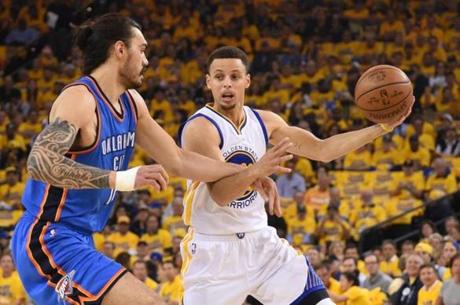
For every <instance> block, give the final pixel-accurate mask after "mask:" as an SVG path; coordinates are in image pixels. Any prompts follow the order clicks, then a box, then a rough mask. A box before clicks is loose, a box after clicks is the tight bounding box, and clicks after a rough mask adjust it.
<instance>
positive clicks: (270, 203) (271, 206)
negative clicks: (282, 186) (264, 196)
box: [268, 188, 275, 215]
mask: <svg viewBox="0 0 460 305" xmlns="http://www.w3.org/2000/svg"><path fill="white" fill-rule="evenodd" d="M268 192H269V196H268V212H269V213H270V215H273V209H274V205H275V197H274V196H275V194H274V193H273V188H270V189H269V190H268Z"/></svg>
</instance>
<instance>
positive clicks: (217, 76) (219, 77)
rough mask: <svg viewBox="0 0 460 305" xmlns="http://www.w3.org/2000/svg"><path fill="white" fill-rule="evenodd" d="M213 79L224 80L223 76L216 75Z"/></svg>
mask: <svg viewBox="0 0 460 305" xmlns="http://www.w3.org/2000/svg"><path fill="white" fill-rule="evenodd" d="M215 78H216V79H218V80H223V79H224V75H223V74H217V75H216V76H215Z"/></svg>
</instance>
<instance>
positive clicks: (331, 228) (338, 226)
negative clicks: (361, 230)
mask: <svg viewBox="0 0 460 305" xmlns="http://www.w3.org/2000/svg"><path fill="white" fill-rule="evenodd" d="M315 235H316V236H317V237H318V239H319V243H320V245H325V244H326V243H327V242H331V241H337V240H346V239H348V237H349V235H350V225H349V224H348V222H347V221H346V220H344V219H342V217H340V214H339V209H338V207H336V206H333V205H330V206H329V207H328V208H327V214H326V217H325V218H324V219H323V220H321V221H320V223H319V225H318V227H317V228H316V232H315Z"/></svg>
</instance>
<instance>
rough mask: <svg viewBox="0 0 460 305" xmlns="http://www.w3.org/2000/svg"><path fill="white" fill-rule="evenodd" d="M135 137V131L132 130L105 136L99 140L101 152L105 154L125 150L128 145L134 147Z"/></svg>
mask: <svg viewBox="0 0 460 305" xmlns="http://www.w3.org/2000/svg"><path fill="white" fill-rule="evenodd" d="M135 139H136V133H135V132H134V131H128V132H125V133H122V134H119V135H116V136H111V137H108V138H105V139H104V140H102V142H101V147H102V154H103V155H104V156H105V155H107V154H110V153H113V152H117V151H122V150H125V149H126V148H128V147H134V140H135Z"/></svg>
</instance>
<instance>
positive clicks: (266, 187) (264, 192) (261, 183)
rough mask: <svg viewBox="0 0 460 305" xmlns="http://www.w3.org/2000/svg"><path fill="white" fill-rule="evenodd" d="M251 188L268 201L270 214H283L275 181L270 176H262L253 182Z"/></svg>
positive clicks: (279, 215)
mask: <svg viewBox="0 0 460 305" xmlns="http://www.w3.org/2000/svg"><path fill="white" fill-rule="evenodd" d="M253 188H254V190H256V191H257V192H258V193H259V194H260V195H261V196H262V198H263V199H264V200H265V202H267V201H268V213H269V214H270V215H273V213H274V214H275V215H276V216H278V217H281V216H282V215H283V211H282V209H281V201H280V196H279V194H278V188H277V187H276V183H275V181H273V180H272V179H271V178H270V177H262V178H259V179H257V180H256V182H254V184H253Z"/></svg>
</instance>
